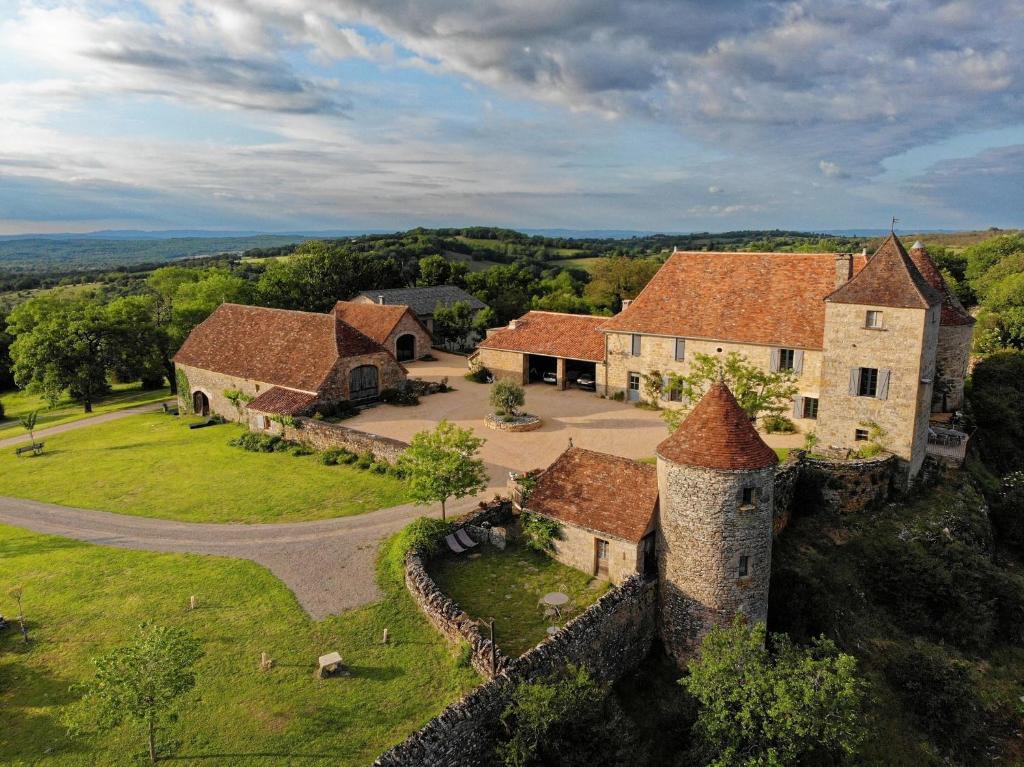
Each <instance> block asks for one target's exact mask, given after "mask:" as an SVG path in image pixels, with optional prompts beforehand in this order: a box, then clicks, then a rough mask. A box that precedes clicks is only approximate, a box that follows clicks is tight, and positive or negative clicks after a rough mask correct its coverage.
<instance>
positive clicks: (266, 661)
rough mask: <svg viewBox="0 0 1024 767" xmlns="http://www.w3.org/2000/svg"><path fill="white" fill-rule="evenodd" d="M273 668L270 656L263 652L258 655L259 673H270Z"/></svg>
mask: <svg viewBox="0 0 1024 767" xmlns="http://www.w3.org/2000/svg"><path fill="white" fill-rule="evenodd" d="M273 666H274V661H272V660H271V659H270V656H269V655H268V654H267V653H265V652H261V653H260V670H261V671H270V669H271V668H273Z"/></svg>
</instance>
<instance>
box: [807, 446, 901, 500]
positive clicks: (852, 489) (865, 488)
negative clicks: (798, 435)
mask: <svg viewBox="0 0 1024 767" xmlns="http://www.w3.org/2000/svg"><path fill="white" fill-rule="evenodd" d="M898 470H899V466H898V464H897V461H896V456H894V455H883V456H878V457H877V458H856V459H852V460H846V461H836V460H830V459H826V458H811V457H810V456H806V455H805V456H803V458H802V459H801V461H800V476H799V479H798V481H797V486H796V490H795V493H794V498H793V503H794V504H795V505H796V507H797V508H798V509H799V508H800V507H806V508H809V509H812V510H822V511H828V512H839V513H841V514H855V513H857V512H860V511H865V510H867V509H872V508H876V507H878V506H881V505H882V504H883V503H885V502H886V501H888V500H889V499H890V498H891V497H892V495H893V493H894V484H893V483H894V482H895V480H896V475H897V472H898Z"/></svg>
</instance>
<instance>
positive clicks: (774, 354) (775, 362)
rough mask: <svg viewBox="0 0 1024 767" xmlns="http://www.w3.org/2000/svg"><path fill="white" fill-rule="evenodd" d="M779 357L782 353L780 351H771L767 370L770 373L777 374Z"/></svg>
mask: <svg viewBox="0 0 1024 767" xmlns="http://www.w3.org/2000/svg"><path fill="white" fill-rule="evenodd" d="M781 356H782V352H781V350H780V349H772V361H771V364H770V365H769V368H768V369H769V370H770V371H771V372H772V373H778V372H779V362H780V360H781Z"/></svg>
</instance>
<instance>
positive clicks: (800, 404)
mask: <svg viewBox="0 0 1024 767" xmlns="http://www.w3.org/2000/svg"><path fill="white" fill-rule="evenodd" d="M793 417H794V418H803V417H804V398H803V397H801V396H800V395H799V394H798V395H796V396H795V397H793Z"/></svg>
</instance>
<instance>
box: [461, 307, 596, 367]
mask: <svg viewBox="0 0 1024 767" xmlns="http://www.w3.org/2000/svg"><path fill="white" fill-rule="evenodd" d="M607 320H608V318H607V317H594V316H592V315H589V314H560V313H558V312H536V311H534V312H527V313H526V314H524V315H523V316H522V317H520V318H519V319H517V320H512V322H511V323H509V325H510V326H511V325H513V324H514V325H515V327H514V328H513V327H505V328H500V329H499V330H494V331H491V332H489V333H488V335H487V338H485V339H484V340H483V341H481V342H480V343H479V344H478V345H477V346H478V348H480V349H503V350H506V351H512V352H529V353H530V354H546V355H549V356H551V357H565V358H567V359H572V360H593V361H594V362H602V361H604V334H603V333H601V331H600V330H599V328H600V327H601V325H603V324H604V323H605V322H607Z"/></svg>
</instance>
